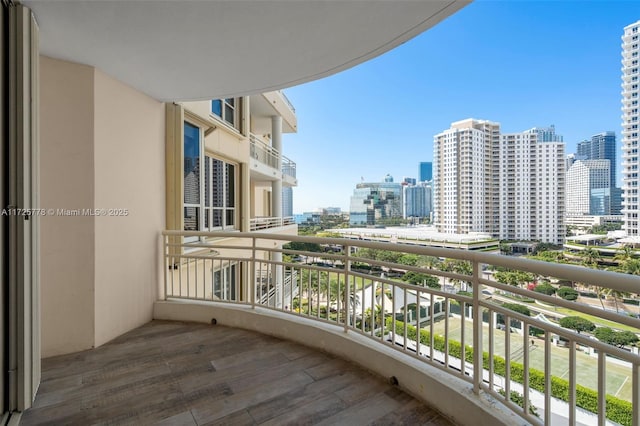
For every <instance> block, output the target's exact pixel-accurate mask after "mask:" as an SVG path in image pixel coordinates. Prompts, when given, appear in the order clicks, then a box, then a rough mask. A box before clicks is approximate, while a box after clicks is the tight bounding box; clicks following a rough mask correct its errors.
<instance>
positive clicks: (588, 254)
mask: <svg viewBox="0 0 640 426" xmlns="http://www.w3.org/2000/svg"><path fill="white" fill-rule="evenodd" d="M580 257H582V264H583V265H584V266H587V267H589V268H595V267H596V266H597V265H598V262H599V261H600V260H602V258H601V257H600V252H599V251H598V250H596V249H594V248H593V247H587V248H585V249H584V250H582V251H581V252H580Z"/></svg>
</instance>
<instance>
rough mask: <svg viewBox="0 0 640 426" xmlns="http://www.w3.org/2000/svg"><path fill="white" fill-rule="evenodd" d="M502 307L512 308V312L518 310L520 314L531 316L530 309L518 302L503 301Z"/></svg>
mask: <svg viewBox="0 0 640 426" xmlns="http://www.w3.org/2000/svg"><path fill="white" fill-rule="evenodd" d="M502 307H503V308H507V309H509V310H512V311H514V312H518V313H520V314H522V315H526V316H528V317H530V316H531V311H530V310H529V308H527V307H526V306H524V305H521V304H519V303H504V304H503V305H502Z"/></svg>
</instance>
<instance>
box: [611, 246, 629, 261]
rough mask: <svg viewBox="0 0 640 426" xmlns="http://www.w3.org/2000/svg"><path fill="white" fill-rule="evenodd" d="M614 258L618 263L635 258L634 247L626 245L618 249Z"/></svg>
mask: <svg viewBox="0 0 640 426" xmlns="http://www.w3.org/2000/svg"><path fill="white" fill-rule="evenodd" d="M613 259H614V260H617V261H618V265H620V264H624V263H625V262H627V261H629V260H631V259H633V249H632V248H631V247H630V246H624V247H622V248H621V249H618V250H617V252H616V255H615V256H614V257H613Z"/></svg>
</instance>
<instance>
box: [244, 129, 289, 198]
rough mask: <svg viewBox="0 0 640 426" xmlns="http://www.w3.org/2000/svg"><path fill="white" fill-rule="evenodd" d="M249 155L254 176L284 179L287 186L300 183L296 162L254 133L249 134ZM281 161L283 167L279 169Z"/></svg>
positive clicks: (263, 178) (268, 179)
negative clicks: (297, 176) (297, 177)
mask: <svg viewBox="0 0 640 426" xmlns="http://www.w3.org/2000/svg"><path fill="white" fill-rule="evenodd" d="M249 155H250V166H249V167H250V168H251V175H252V176H253V177H254V178H257V179H260V180H266V181H274V180H279V179H282V183H283V184H284V185H286V186H297V185H298V180H297V179H296V163H295V162H293V161H292V160H290V159H289V158H287V157H285V156H284V155H282V154H281V153H280V152H279V151H278V150H276V149H274V148H273V147H272V146H271V145H270V144H268V143H267V142H265V141H264V140H262V139H261V138H259V137H258V136H256V135H254V134H251V135H250V136H249ZM280 162H282V168H281V169H280V170H279V169H278V164H280Z"/></svg>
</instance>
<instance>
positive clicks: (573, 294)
mask: <svg viewBox="0 0 640 426" xmlns="http://www.w3.org/2000/svg"><path fill="white" fill-rule="evenodd" d="M579 294H580V293H578V292H577V291H576V290H574V289H572V288H571V287H560V288H559V289H558V296H560V297H562V298H563V299H564V300H576V299H577V298H578V295H579Z"/></svg>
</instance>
